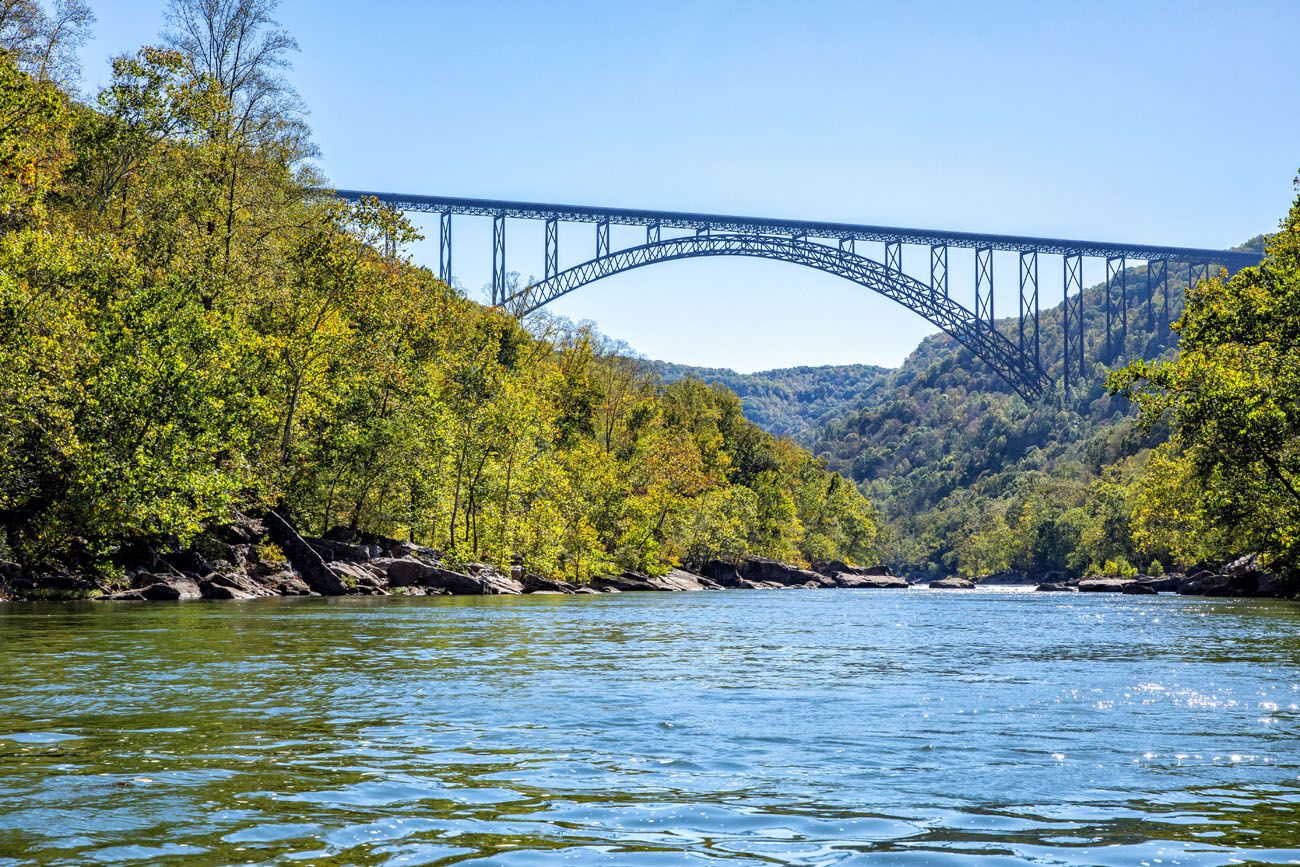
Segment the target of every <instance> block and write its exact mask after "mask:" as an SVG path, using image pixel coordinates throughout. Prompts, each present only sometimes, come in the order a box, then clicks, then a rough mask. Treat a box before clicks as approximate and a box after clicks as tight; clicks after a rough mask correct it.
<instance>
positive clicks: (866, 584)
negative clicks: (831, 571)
mask: <svg viewBox="0 0 1300 867" xmlns="http://www.w3.org/2000/svg"><path fill="white" fill-rule="evenodd" d="M833 580H834V581H835V586H836V587H844V588H847V589H850V590H906V589H907V588H908V587H911V586H912V585H911V584H909V583H907V579H906V578H900V577H899V576H897V575H854V574H853V573H851V572H839V573H836V575H835V576H834V579H833Z"/></svg>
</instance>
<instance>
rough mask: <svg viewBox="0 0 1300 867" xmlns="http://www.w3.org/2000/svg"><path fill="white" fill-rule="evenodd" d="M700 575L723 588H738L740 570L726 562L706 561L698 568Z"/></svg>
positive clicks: (733, 564)
mask: <svg viewBox="0 0 1300 867" xmlns="http://www.w3.org/2000/svg"><path fill="white" fill-rule="evenodd" d="M699 572H700V574H701V575H703V576H704V577H705V578H708V579H709V580H710V581H716V582H717V583H718V584H720V585H721V586H723V587H740V582H741V580H742V579H741V577H740V570H738V569H737V568H736V564H735V563H728V562H727V561H726V560H708V561H705V563H704V564H703V565H701V566H700V570H699Z"/></svg>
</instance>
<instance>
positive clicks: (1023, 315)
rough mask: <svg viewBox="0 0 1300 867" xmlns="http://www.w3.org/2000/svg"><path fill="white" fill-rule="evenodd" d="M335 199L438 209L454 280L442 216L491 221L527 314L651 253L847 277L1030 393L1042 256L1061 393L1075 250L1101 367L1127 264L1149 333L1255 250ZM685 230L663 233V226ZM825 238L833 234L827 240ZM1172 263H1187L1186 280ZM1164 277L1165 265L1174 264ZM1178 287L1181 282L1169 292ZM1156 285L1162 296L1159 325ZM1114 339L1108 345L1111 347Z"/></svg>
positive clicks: (358, 195)
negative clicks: (1055, 270)
mask: <svg viewBox="0 0 1300 867" xmlns="http://www.w3.org/2000/svg"><path fill="white" fill-rule="evenodd" d="M333 194H334V195H336V196H338V197H340V198H343V199H346V200H349V201H359V200H361V199H363V198H375V199H378V200H379V201H381V202H383V203H385V204H387V205H389V206H390V207H393V208H396V209H398V210H403V211H416V212H425V213H436V214H438V215H439V236H438V240H439V244H438V247H439V255H438V262H439V265H438V276H439V277H440V278H441V279H442V280H446V281H450V280H451V278H452V216H453V215H457V214H459V215H466V216H472V217H490V218H491V219H492V303H493V304H494V305H495V306H499V307H502V308H503V309H506V310H508V311H510V312H511V313H514V314H515V315H519V316H523V315H526V314H528V313H530V312H532V311H534V310H537V309H538V308H540V307H542V306H544V305H546V304H548V303H550V302H551V301H553V300H555V299H556V298H559V297H560V296H562V295H566V294H568V293H569V292H572V291H573V290H575V289H578V288H580V287H582V286H585V285H587V284H588V283H592V282H595V281H596V280H600V279H603V278H605V277H609V276H611V275H613V274H619V273H623V272H625V271H630V270H633V269H635V268H641V267H644V266H646V265H652V264H655V263H658V262H669V261H674V260H678V259H692V258H700V257H706V256H748V257H756V258H764V259H775V260H778V261H784V262H792V263H795V264H799V265H804V266H806V267H810V268H816V269H817V270H819V271H824V272H826V273H829V274H834V275H836V276H839V277H842V278H845V279H847V280H851V281H853V282H854V283H857V284H858V285H860V286H864V287H866V288H868V289H871V290H872V291H874V292H877V293H879V294H881V295H884V296H885V297H888V298H891V299H893V300H894V301H896V302H898V303H899V304H902V305H903V306H905V307H907V308H908V309H910V310H912V311H914V312H916V313H917V314H919V315H921V316H923V317H925V318H926V319H927V320H929V321H930V322H932V323H933V324H934V325H936V326H938V327H939V328H940V329H942V330H943V331H944V332H946V333H947V334H948V335H950V336H951V337H953V338H954V339H955V340H957V341H958V342H959V343H961V344H962V345H963V346H965V347H966V348H967V349H969V350H970V352H971V353H972V354H973V355H974V356H976V357H978V358H980V359H981V360H983V361H984V362H985V363H987V364H988V365H989V366H990V367H991V368H992V369H993V370H994V371H995V372H996V373H997V374H998V375H999V376H1001V377H1002V378H1003V379H1004V380H1006V381H1007V382H1008V383H1009V384H1010V385H1011V386H1012V387H1013V388H1014V389H1015V390H1016V391H1017V392H1019V393H1020V394H1021V395H1023V396H1024V397H1026V398H1028V399H1034V398H1037V397H1040V396H1042V395H1043V394H1044V393H1045V392H1047V391H1048V389H1049V388H1050V386H1051V380H1050V379H1049V378H1048V376H1047V375H1046V373H1045V372H1044V369H1043V359H1042V351H1041V345H1040V340H1039V328H1038V326H1039V258H1040V256H1050V257H1060V260H1061V275H1062V281H1061V282H1062V295H1061V297H1062V312H1063V316H1062V329H1063V334H1062V336H1063V338H1064V340H1063V342H1062V343H1063V358H1062V361H1063V366H1062V371H1063V376H1062V379H1063V384H1064V387H1065V391H1066V393H1067V394H1068V393H1069V391H1070V388H1071V385H1072V383H1078V382H1080V381H1082V380H1083V379H1084V378H1085V377H1087V376H1088V373H1089V362H1088V359H1087V358H1086V357H1085V346H1084V292H1083V290H1084V282H1083V280H1084V278H1083V262H1084V260H1085V259H1104V260H1105V262H1106V280H1105V287H1104V291H1103V293H1102V305H1103V307H1104V309H1105V321H1106V343H1105V347H1104V351H1103V353H1102V357H1101V358H1100V359H1098V360H1100V361H1101V362H1103V363H1107V364H1109V363H1112V362H1114V361H1115V360H1116V359H1117V358H1118V357H1119V356H1121V355H1122V353H1123V347H1124V343H1125V339H1126V337H1127V335H1128V330H1129V325H1130V317H1129V310H1128V285H1127V284H1128V276H1129V270H1128V264H1129V260H1134V261H1139V262H1144V263H1145V264H1146V280H1145V284H1146V285H1145V300H1146V301H1147V305H1146V310H1147V321H1146V323H1145V326H1146V329H1147V330H1148V331H1154V330H1155V329H1156V328H1158V327H1159V328H1167V327H1168V325H1169V318H1170V292H1171V288H1182V287H1184V286H1188V285H1191V284H1193V283H1195V282H1196V281H1197V280H1200V279H1205V278H1206V277H1208V276H1209V275H1210V269H1211V267H1212V266H1216V265H1217V266H1222V267H1224V268H1226V269H1227V270H1228V271H1229V273H1232V272H1235V271H1238V270H1240V269H1241V268H1244V267H1248V266H1251V265H1256V264H1258V263H1259V262H1260V260H1261V258H1262V257H1261V255H1260V254H1259V253H1248V252H1240V251H1230V250H1212V249H1204V248H1195V247H1168V246H1157V245H1149V244H1124V243H1112V242H1103V241H1077V240H1066V239H1060V238H1037V237H1029V236H1024V235H993V234H981V233H972V232H948V231H937V230H929V229H906V228H897V227H889V226H873V225H865V224H855V223H832V222H824V221H808V220H783V219H770V218H759V217H737V216H729V215H722V214H698V213H689V212H680V211H649V210H638V209H629V208H601V207H591V206H583V205H554V204H539V203H533V202H515V201H504V200H496V199H470V198H457V197H450V196H424V195H409V194H401V193H374V192H366V191H361V190H337V191H334V193H333ZM510 219H516V220H537V221H544V222H545V246H544V250H543V251H542V252H543V273H544V277H543V279H542V280H540V281H537V282H536V283H533V284H532V285H529V286H526V287H524V288H523V289H520V290H518V291H515V292H511V291H510V290H509V287H508V281H507V270H506V224H507V220H510ZM560 223H591V224H594V225H595V245H594V253H595V255H594V256H593V257H591V258H590V259H587V260H585V261H582V262H580V263H579V264H577V265H574V266H572V267H569V268H566V269H563V270H561V268H560V265H559V261H560V259H559V225H560ZM611 225H618V226H641V227H644V228H645V233H646V234H645V243H644V244H639V245H637V246H633V247H626V248H622V249H616V250H611V246H610V226H611ZM665 229H667V230H669V231H670V232H671V231H673V230H677V231H685V232H686V233H687V234H679V235H677V236H669V237H664V230H665ZM859 241H862V242H870V243H874V244H881V245H883V250H882V253H883V255H882V256H881V260H882V261H877V260H875V259H872V258H869V257H867V256H863V255H860V254H859V253H858V252H857V249H856V245H857V243H858V242H859ZM829 242H833V245H832V243H829ZM905 246H907V247H920V248H922V249H923V250H925V249H928V256H925V257H923V259H928V262H929V269H928V275H925V276H928V280H926V281H923V280H921V279H918V278H916V277H913V276H910V275H908V274H906V273H905V272H904V268H903V248H904V247H905ZM951 249H956V250H970V251H973V253H974V257H973V258H974V263H973V264H974V277H975V281H974V288H975V291H974V299H973V300H974V304H973V306H972V307H969V308H968V307H966V306H964V305H962V304H960V303H958V302H957V301H956V300H954V299H953V298H952V297H951V295H950V293H949V287H948V284H949V280H948V277H949V273H950V270H949V251H950V250H951ZM995 253H1000V254H1003V255H1006V254H1008V253H1012V254H1016V255H1017V256H1018V257H1019V269H1018V273H1019V278H1020V279H1019V290H1020V291H1019V311H1018V312H1019V316H1018V318H1017V319H1016V323H1015V326H1014V334H1013V335H1012V337H1008V336H1006V335H1004V334H1002V333H1001V332H1000V331H999V330H998V326H997V323H996V320H995V317H994V305H993V298H994V296H993V273H994V256H995ZM1177 267H1183V268H1185V269H1186V270H1185V275H1186V276H1185V282H1183V281H1179V280H1178V276H1177V273H1176V271H1175V270H1174V269H1175V268H1177ZM1171 272H1173V273H1171ZM1171 283H1177V284H1178V285H1177V287H1171ZM1156 293H1159V294H1160V296H1161V308H1160V309H1161V312H1160V316H1159V322H1158V323H1157V321H1156V312H1155V311H1156V305H1155V297H1156ZM1117 347H1118V351H1117Z"/></svg>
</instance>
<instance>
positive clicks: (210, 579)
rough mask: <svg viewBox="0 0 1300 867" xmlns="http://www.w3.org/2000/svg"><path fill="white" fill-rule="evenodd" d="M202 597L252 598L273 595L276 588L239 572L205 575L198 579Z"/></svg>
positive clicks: (276, 591) (275, 593)
mask: <svg viewBox="0 0 1300 867" xmlns="http://www.w3.org/2000/svg"><path fill="white" fill-rule="evenodd" d="M199 590H200V591H201V592H202V593H203V598H204V599H253V598H255V597H258V596H274V595H277V593H278V590H277V589H274V588H272V587H268V586H267V585H266V584H264V583H262V582H259V581H255V580H253V579H252V578H250V577H248V576H247V575H245V574H243V573H241V572H232V573H227V574H213V575H205V576H204V577H203V578H202V579H200V580H199Z"/></svg>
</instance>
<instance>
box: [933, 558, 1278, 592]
mask: <svg viewBox="0 0 1300 867" xmlns="http://www.w3.org/2000/svg"><path fill="white" fill-rule="evenodd" d="M946 580H949V581H951V580H958V581H960V580H961V579H946ZM941 583H942V582H935V583H933V584H931V585H930V586H931V587H937V586H938V585H939V584H941ZM968 583H970V582H968ZM1017 584H1019V585H1025V584H1032V585H1036V586H1035V587H1034V589H1035V590H1038V591H1042V592H1046V593H1124V594H1128V595H1132V596H1150V595H1154V594H1157V593H1177V594H1178V595H1180V596H1221V597H1242V596H1249V597H1262V598H1270V599H1290V598H1294V597H1295V595H1296V586H1295V585H1294V584H1291V583H1288V582H1287V581H1286V580H1285V579H1284V578H1282V577H1280V576H1279V575H1277V574H1275V573H1274V572H1272V571H1270V570H1269V569H1268V568H1266V567H1265V565H1264V564H1263V563H1262V562H1261V561H1260V558H1259V556H1258V555H1255V554H1247V555H1245V556H1243V557H1238V558H1237V559H1236V560H1233V561H1232V562H1230V563H1225V564H1224V565H1222V566H1220V567H1217V568H1200V569H1193V570H1190V571H1188V572H1169V573H1166V574H1164V575H1136V576H1134V577H1132V578H1121V577H1113V576H1096V577H1091V578H1079V579H1074V580H1068V581H1067V580H1065V579H1063V578H1061V577H1060V576H1059V575H1047V576H1041V577H1040V578H1034V577H1031V576H1029V575H1027V574H1025V573H1022V572H1001V573H996V574H993V575H986V576H983V577H982V578H978V579H975V582H974V583H972V584H971V586H976V585H983V586H997V585H1002V586H1006V585H1017Z"/></svg>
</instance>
